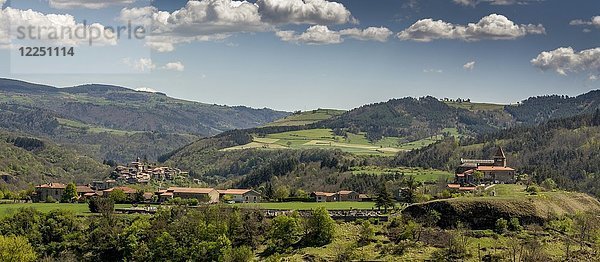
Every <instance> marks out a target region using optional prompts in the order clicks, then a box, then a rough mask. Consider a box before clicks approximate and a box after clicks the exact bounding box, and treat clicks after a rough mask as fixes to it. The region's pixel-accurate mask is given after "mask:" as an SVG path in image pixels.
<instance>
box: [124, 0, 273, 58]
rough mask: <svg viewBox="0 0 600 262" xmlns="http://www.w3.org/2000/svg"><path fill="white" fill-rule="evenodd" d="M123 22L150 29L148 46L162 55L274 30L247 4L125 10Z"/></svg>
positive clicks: (217, 1)
mask: <svg viewBox="0 0 600 262" xmlns="http://www.w3.org/2000/svg"><path fill="white" fill-rule="evenodd" d="M119 18H120V20H121V21H123V22H127V21H132V22H133V23H135V24H138V25H144V26H146V27H147V28H150V30H149V31H150V32H149V35H148V36H147V43H146V45H147V46H149V47H151V48H152V49H153V50H156V51H159V52H170V51H173V50H174V49H175V45H176V44H180V43H190V42H194V41H217V40H223V39H225V38H227V37H229V36H231V35H232V34H235V33H242V32H262V31H268V30H271V26H270V25H269V24H267V23H264V22H262V21H261V17H260V15H259V13H258V6H257V5H255V4H252V3H249V2H246V1H232V0H201V1H188V2H187V4H186V6H185V7H183V8H181V9H179V10H176V11H174V12H172V13H169V12H164V11H159V10H157V9H156V8H155V7H143V8H125V9H123V10H121V14H120V17H119Z"/></svg>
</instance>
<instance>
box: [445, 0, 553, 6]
mask: <svg viewBox="0 0 600 262" xmlns="http://www.w3.org/2000/svg"><path fill="white" fill-rule="evenodd" d="M542 1H544V0H452V2H454V3H456V4H459V5H464V6H476V5H478V4H480V3H489V4H490V5H526V4H529V3H531V2H542Z"/></svg>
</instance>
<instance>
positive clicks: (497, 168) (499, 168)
mask: <svg viewBox="0 0 600 262" xmlns="http://www.w3.org/2000/svg"><path fill="white" fill-rule="evenodd" d="M477 171H515V170H514V169H512V168H510V167H507V166H506V167H504V166H478V167H477Z"/></svg>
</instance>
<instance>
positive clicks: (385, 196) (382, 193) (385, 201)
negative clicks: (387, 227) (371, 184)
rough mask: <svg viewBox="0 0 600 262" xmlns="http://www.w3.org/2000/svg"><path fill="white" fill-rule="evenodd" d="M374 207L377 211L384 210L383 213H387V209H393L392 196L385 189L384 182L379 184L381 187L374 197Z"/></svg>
mask: <svg viewBox="0 0 600 262" xmlns="http://www.w3.org/2000/svg"><path fill="white" fill-rule="evenodd" d="M375 206H376V207H377V209H381V208H382V207H383V208H384V210H385V212H387V209H388V207H394V200H393V199H392V194H390V192H389V191H388V189H387V186H386V185H385V182H382V183H381V187H380V188H379V190H378V191H377V193H376V196H375Z"/></svg>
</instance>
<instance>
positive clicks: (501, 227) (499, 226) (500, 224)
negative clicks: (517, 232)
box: [494, 218, 508, 234]
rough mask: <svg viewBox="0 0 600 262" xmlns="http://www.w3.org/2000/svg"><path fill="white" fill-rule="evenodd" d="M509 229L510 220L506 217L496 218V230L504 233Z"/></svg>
mask: <svg viewBox="0 0 600 262" xmlns="http://www.w3.org/2000/svg"><path fill="white" fill-rule="evenodd" d="M507 229H508V221H506V219H504V218H499V219H498V220H496V226H495V228H494V232H496V233H498V234H504V233H505V232H506V230H507Z"/></svg>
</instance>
